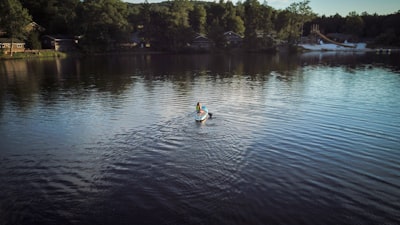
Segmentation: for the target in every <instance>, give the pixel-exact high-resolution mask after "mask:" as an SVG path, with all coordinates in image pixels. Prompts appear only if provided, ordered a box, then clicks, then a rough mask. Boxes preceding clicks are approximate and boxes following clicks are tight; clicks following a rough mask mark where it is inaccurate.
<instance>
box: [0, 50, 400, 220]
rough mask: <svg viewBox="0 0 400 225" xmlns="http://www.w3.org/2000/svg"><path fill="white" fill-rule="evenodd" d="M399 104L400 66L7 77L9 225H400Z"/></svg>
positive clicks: (3, 77)
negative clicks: (203, 115)
mask: <svg viewBox="0 0 400 225" xmlns="http://www.w3.org/2000/svg"><path fill="white" fill-rule="evenodd" d="M399 91H400V58H399V55H396V54H392V55H375V54H372V53H370V54H334V53H324V54H319V53H318V54H311V53H309V54H305V55H301V56H287V55H273V56H270V55H243V56H238V55H215V56H210V55H195V56H192V55H137V56H110V57H100V56H99V57H88V58H81V59H74V58H68V59H61V60H28V61H1V62H0V148H1V149H0V160H1V164H0V190H1V191H0V224H1V225H3V224H7V225H8V224H399V222H400V154H399V153H400V141H399V140H400V95H399V93H400V92H399ZM197 101H201V102H202V103H203V104H205V105H207V107H208V108H209V110H210V112H212V113H213V115H214V116H213V118H212V119H209V120H207V121H206V122H204V123H196V122H195V121H194V119H193V112H194V109H195V103H196V102H197Z"/></svg>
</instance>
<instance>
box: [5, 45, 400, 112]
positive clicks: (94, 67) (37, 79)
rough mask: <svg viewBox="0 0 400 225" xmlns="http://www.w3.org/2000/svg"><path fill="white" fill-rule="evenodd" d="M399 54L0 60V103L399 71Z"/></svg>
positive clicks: (22, 103) (21, 105)
mask: <svg viewBox="0 0 400 225" xmlns="http://www.w3.org/2000/svg"><path fill="white" fill-rule="evenodd" d="M398 58H399V57H398V55H397V56H396V55H395V54H392V55H377V54H374V53H362V54H361V53H338V52H309V53H304V54H300V55H290V54H255V53H254V54H241V53H231V54H197V55H190V54H187V55H185V54H183V55H175V54H152V55H150V54H149V55H146V54H143V55H107V56H94V57H93V56H92V57H89V56H88V57H82V58H66V59H53V58H52V59H45V60H43V59H34V60H10V61H1V62H0V107H1V108H2V107H4V104H5V102H11V103H12V104H14V105H15V106H17V107H19V108H29V107H30V105H32V104H35V103H36V102H37V101H39V100H40V101H41V103H42V104H55V103H56V102H57V101H58V100H59V99H60V98H64V99H76V100H82V99H86V98H89V97H93V96H94V97H95V95H97V94H105V95H109V97H110V98H113V99H118V98H122V97H123V96H124V94H126V93H127V91H128V90H130V89H131V88H132V87H133V85H134V83H135V82H138V81H141V82H143V83H144V85H145V87H146V89H145V90H147V91H152V90H153V89H154V88H155V87H156V86H157V85H160V84H165V82H169V83H171V84H172V88H174V89H175V90H176V91H178V92H181V93H182V94H185V93H187V92H188V91H190V90H191V89H192V88H193V83H194V82H196V81H199V80H204V81H207V82H216V81H221V80H223V79H225V78H230V79H232V78H233V79H245V80H247V81H249V82H251V81H259V82H260V83H259V84H260V85H265V84H266V83H267V82H268V81H269V80H271V79H276V80H279V81H281V82H288V83H290V82H291V81H292V80H293V77H294V76H297V77H298V75H299V74H298V72H296V71H298V70H299V68H302V67H304V66H312V65H316V66H321V65H322V66H328V67H338V66H340V67H344V68H346V69H348V70H349V71H350V72H351V70H354V68H357V67H360V66H367V67H374V66H384V67H391V68H392V69H393V70H396V71H399V70H400V68H399V65H398V63H397V62H398Z"/></svg>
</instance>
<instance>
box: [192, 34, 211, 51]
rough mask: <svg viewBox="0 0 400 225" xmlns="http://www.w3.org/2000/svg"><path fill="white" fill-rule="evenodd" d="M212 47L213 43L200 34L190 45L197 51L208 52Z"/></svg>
mask: <svg viewBox="0 0 400 225" xmlns="http://www.w3.org/2000/svg"><path fill="white" fill-rule="evenodd" d="M212 46H213V42H212V41H211V40H210V39H208V38H207V37H205V36H203V35H201V34H198V35H196V37H195V38H194V39H193V41H192V43H191V44H190V47H191V48H193V49H197V50H209V49H211V47H212Z"/></svg>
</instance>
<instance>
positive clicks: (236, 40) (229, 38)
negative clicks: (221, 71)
mask: <svg viewBox="0 0 400 225" xmlns="http://www.w3.org/2000/svg"><path fill="white" fill-rule="evenodd" d="M224 37H225V40H226V44H227V45H229V46H233V47H239V46H241V45H242V42H243V38H242V37H241V36H240V35H239V34H237V33H235V32H233V31H228V32H225V33H224Z"/></svg>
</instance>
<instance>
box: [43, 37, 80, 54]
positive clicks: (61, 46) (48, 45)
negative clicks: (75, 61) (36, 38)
mask: <svg viewBox="0 0 400 225" xmlns="http://www.w3.org/2000/svg"><path fill="white" fill-rule="evenodd" d="M79 39H80V37H76V36H65V35H44V36H43V37H42V48H43V49H53V50H55V51H60V52H69V51H75V50H76V49H77V46H78V42H79Z"/></svg>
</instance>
